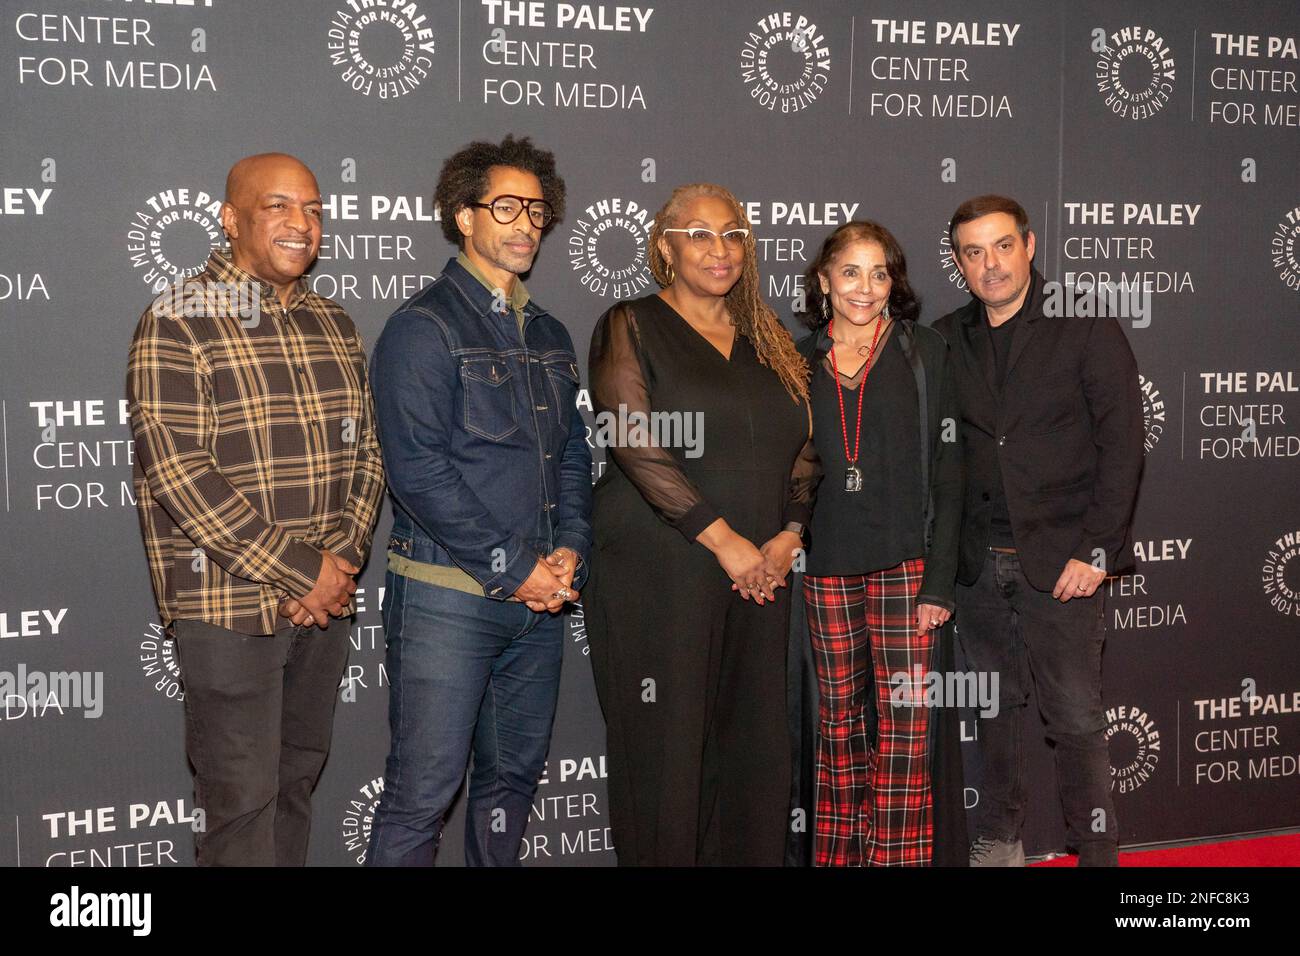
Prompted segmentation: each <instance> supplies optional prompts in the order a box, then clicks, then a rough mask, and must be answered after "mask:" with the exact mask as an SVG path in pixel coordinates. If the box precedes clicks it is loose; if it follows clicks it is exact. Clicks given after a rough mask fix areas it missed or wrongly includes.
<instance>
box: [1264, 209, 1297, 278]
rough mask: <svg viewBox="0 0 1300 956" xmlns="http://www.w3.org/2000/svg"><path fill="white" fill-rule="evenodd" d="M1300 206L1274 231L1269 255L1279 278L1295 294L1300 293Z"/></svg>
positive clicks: (1284, 218)
mask: <svg viewBox="0 0 1300 956" xmlns="http://www.w3.org/2000/svg"><path fill="white" fill-rule="evenodd" d="M1297 246H1300V205H1297V206H1296V207H1295V208H1294V209H1292V210H1291V211H1290V212H1289V213H1287V214H1286V215H1285V216H1284V217H1283V218H1282V221H1281V222H1279V223H1278V224H1277V228H1276V229H1274V230H1273V239H1272V242H1271V243H1270V244H1269V253H1270V254H1271V255H1272V257H1273V268H1274V269H1276V270H1277V277H1278V278H1279V279H1281V280H1282V281H1283V282H1284V283H1285V284H1286V287H1287V288H1288V289H1290V290H1292V291H1293V292H1300V248H1297Z"/></svg>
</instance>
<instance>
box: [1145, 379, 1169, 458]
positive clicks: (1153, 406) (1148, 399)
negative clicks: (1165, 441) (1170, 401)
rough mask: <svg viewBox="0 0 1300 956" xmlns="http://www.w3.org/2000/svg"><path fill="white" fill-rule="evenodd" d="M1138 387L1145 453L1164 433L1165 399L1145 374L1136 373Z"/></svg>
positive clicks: (1154, 445)
mask: <svg viewBox="0 0 1300 956" xmlns="http://www.w3.org/2000/svg"><path fill="white" fill-rule="evenodd" d="M1138 388H1139V389H1141V391H1142V425H1143V427H1144V428H1145V429H1146V437H1145V439H1144V441H1143V444H1142V447H1143V449H1144V450H1145V452H1146V453H1147V454H1150V452H1151V449H1152V448H1155V447H1156V442H1158V441H1160V436H1161V435H1163V434H1164V433H1165V400H1164V399H1163V398H1161V397H1160V390H1159V389H1158V388H1156V387H1155V385H1154V384H1152V382H1151V379H1149V378H1147V377H1146V376H1145V375H1142V374H1139V375H1138Z"/></svg>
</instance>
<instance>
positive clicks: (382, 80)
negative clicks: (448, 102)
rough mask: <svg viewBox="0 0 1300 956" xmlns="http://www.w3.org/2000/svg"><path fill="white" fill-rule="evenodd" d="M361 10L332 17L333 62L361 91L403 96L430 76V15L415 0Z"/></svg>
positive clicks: (330, 45) (329, 44)
mask: <svg viewBox="0 0 1300 956" xmlns="http://www.w3.org/2000/svg"><path fill="white" fill-rule="evenodd" d="M360 10H361V12H359V13H357V12H350V11H348V10H336V11H334V18H333V19H332V20H331V21H330V27H329V32H328V36H329V40H328V42H327V43H326V49H327V50H328V52H329V58H330V65H331V66H333V67H334V68H335V70H337V71H338V74H339V78H340V79H341V80H343V82H344V83H346V84H347V85H348V86H349V87H351V88H352V89H353V90H354V91H355V92H357V93H360V94H361V95H363V96H377V97H379V98H380V99H381V100H391V99H396V98H397V97H399V96H405V95H406V94H407V93H410V92H411V91H412V90H414V89H415V88H416V87H417V86H419V85H420V84H421V83H423V82H424V81H425V80H427V79H428V78H429V70H430V69H432V67H433V51H434V38H433V30H431V29H430V28H429V25H428V18H427V17H425V15H424V14H423V13H421V12H420V9H419V7H418V6H417V5H416V4H415V3H411V2H402V3H398V2H396V0H393V2H392V3H391V5H387V6H386V5H385V4H384V3H383V2H382V0H381V2H379V3H376V4H362V5H360Z"/></svg>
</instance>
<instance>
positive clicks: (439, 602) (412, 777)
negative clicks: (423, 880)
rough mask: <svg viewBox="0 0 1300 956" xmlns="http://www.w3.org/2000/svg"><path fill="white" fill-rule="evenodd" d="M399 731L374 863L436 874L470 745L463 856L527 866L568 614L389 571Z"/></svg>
mask: <svg viewBox="0 0 1300 956" xmlns="http://www.w3.org/2000/svg"><path fill="white" fill-rule="evenodd" d="M385 584H386V587H387V594H386V599H385V601H384V615H383V616H384V630H385V634H386V637H387V642H388V654H387V670H388V678H389V683H390V685H391V688H390V691H389V698H388V723H389V728H390V730H391V732H392V742H391V744H390V748H389V754H388V762H387V764H386V767H385V770H384V792H383V796H382V797H381V799H380V801H379V806H378V808H377V809H376V810H375V819H374V825H373V827H372V829H371V832H370V848H369V850H368V851H367V854H366V865H367V866H432V865H433V858H434V853H435V852H436V851H437V848H438V841H439V839H440V838H441V836H442V823H443V819H444V817H445V816H446V813H447V808H448V807H449V806H450V805H451V803H452V800H453V799H454V798H455V796H456V793H457V791H458V790H459V789H460V787H461V784H462V782H463V781H464V779H465V765H466V763H467V762H468V760H469V756H470V752H471V748H472V750H473V756H474V763H473V767H472V768H471V770H470V775H469V807H468V810H469V814H468V817H467V819H466V821H465V858H466V863H468V864H469V865H470V866H517V865H518V863H519V845H520V841H521V840H522V838H523V834H524V828H525V827H526V826H527V824H528V815H529V812H530V811H531V809H532V800H533V795H534V794H535V793H536V791H537V781H538V778H539V777H540V776H541V772H542V767H543V765H544V763H545V760H546V751H547V748H548V746H549V744H550V739H551V723H552V720H553V719H554V717H555V702H556V698H557V696H558V692H559V687H560V662H561V658H562V656H563V651H564V643H563V620H564V619H563V617H562V616H561V615H559V614H556V615H551V614H546V613H542V614H535V613H534V612H532V611H530V610H528V608H527V607H525V606H524V605H523V604H519V603H516V602H513V601H507V602H502V601H492V600H489V599H487V598H482V597H476V596H474V595H472V594H466V593H463V592H461V591H454V590H451V589H449V588H442V587H438V586H436V585H432V584H426V583H424V582H422V581H416V580H414V579H412V578H408V577H405V576H403V575H400V574H395V573H393V572H392V571H389V572H388V575H387V577H386V578H385Z"/></svg>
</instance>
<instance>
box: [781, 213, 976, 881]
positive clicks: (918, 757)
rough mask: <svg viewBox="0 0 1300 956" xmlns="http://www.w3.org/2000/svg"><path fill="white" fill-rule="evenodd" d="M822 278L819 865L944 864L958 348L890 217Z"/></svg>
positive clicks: (814, 292) (815, 575)
mask: <svg viewBox="0 0 1300 956" xmlns="http://www.w3.org/2000/svg"><path fill="white" fill-rule="evenodd" d="M807 288H808V290H809V293H810V306H811V308H810V310H809V311H810V315H811V316H812V321H811V323H810V324H811V325H812V326H813V329H814V332H813V334H812V335H811V336H809V337H808V338H807V339H805V340H804V341H802V342H801V343H800V346H799V350H800V352H801V353H802V354H803V355H804V356H805V357H806V358H807V359H808V364H809V367H810V368H811V370H812V381H811V384H810V392H811V403H812V412H813V437H814V440H815V442H816V446H817V453H818V458H819V459H820V462H821V467H822V468H823V469H824V470H825V479H824V480H823V481H822V482H821V484H820V487H819V488H818V490H817V507H816V510H815V512H814V514H813V518H812V525H811V528H810V537H809V546H808V566H807V570H806V573H805V575H804V579H803V591H804V600H805V604H806V608H807V615H808V627H809V631H810V632H811V637H812V647H813V658H814V661H815V662H816V670H817V685H818V691H819V697H820V706H819V727H818V742H817V761H816V762H817V767H816V788H817V800H816V802H817V811H816V818H815V827H814V837H815V839H814V862H815V863H816V864H817V865H819V866H907V865H913V866H917V865H919V866H926V865H929V864H930V863H931V862H932V861H933V848H934V845H935V819H934V809H935V806H936V804H935V800H934V796H933V794H932V788H931V783H932V773H931V764H932V762H933V759H934V756H935V754H934V751H935V747H934V746H932V743H931V741H932V740H935V739H937V738H938V735H936V734H933V733H931V730H932V728H931V723H932V719H934V718H935V717H936V712H935V711H933V710H932V709H931V708H930V707H928V706H925V700H924V690H925V677H926V675H927V674H928V673H929V672H931V671H932V670H933V671H939V670H941V669H944V668H945V667H951V664H950V662H949V661H948V660H947V655H946V654H945V653H944V652H945V651H947V650H948V648H947V647H946V646H944V644H943V642H944V641H946V642H948V643H950V641H951V637H950V636H949V635H947V634H943V632H941V630H940V629H941V628H942V627H943V625H944V624H945V622H947V620H948V619H949V617H950V616H951V613H952V610H953V582H954V578H955V575H956V569H957V537H958V532H959V530H960V524H961V470H960V467H961V466H960V460H959V451H960V450H959V449H958V447H957V445H956V442H957V441H958V440H959V438H958V435H957V429H956V421H957V411H956V405H955V391H954V387H953V383H952V377H951V370H950V368H949V366H948V346H947V343H945V342H944V340H943V337H942V336H940V335H939V333H938V332H935V331H934V330H933V329H930V328H926V327H925V326H920V325H917V323H916V318H917V315H918V314H919V312H920V307H919V305H918V303H917V300H916V296H915V295H913V294H912V289H911V286H910V285H909V284H908V281H907V262H906V260H905V259H904V257H903V251H902V249H901V248H899V245H898V242H897V241H896V240H895V239H894V237H893V235H891V234H890V232H889V231H888V230H887V229H885V228H883V227H882V226H879V225H877V224H876V223H872V222H850V223H846V224H845V225H843V226H841V227H840V228H839V229H837V230H835V232H833V233H831V235H830V236H829V237H828V238H827V239H826V241H825V243H823V245H822V248H821V252H820V254H819V255H818V256H817V259H816V260H815V261H814V262H813V263H812V265H811V266H810V267H809V269H808V275H807ZM941 634H943V640H942V641H941ZM873 703H874V711H875V715H876V718H875V726H874V734H873V726H872V720H871V715H872V711H873V706H872V705H873ZM951 714H952V712H951V711H948V712H946V713H945V716H951ZM952 736H955V734H954V735H952ZM873 738H874V742H873ZM943 742H944V743H945V744H950V743H952V741H949V740H947V739H946V738H944V740H943ZM946 800H947V798H945V801H946ZM942 809H943V810H945V811H952V810H953V809H954V808H953V807H952V806H951V805H950V803H948V802H945V803H944V804H943V805H942ZM955 812H956V813H957V814H958V815H960V814H961V809H960V804H958V806H957V807H956V808H955ZM952 842H953V841H951V840H949V843H950V844H951V843H952ZM960 845H961V846H964V845H965V841H964V839H962V840H961V841H960Z"/></svg>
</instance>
